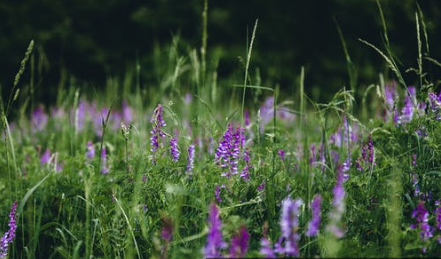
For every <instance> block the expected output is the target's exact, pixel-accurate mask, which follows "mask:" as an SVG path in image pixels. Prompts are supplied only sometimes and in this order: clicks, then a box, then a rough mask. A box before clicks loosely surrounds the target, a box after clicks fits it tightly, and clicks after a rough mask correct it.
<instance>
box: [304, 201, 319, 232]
mask: <svg viewBox="0 0 441 259" xmlns="http://www.w3.org/2000/svg"><path fill="white" fill-rule="evenodd" d="M321 204H322V196H321V195H320V194H317V195H315V196H314V198H313V200H312V202H311V210H312V219H311V221H309V223H308V230H307V231H306V236H310V237H311V236H316V235H317V234H318V232H319V228H320V219H321Z"/></svg>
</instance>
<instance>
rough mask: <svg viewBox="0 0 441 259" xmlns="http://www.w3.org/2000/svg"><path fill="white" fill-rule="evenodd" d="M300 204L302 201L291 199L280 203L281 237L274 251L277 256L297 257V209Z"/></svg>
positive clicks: (298, 212)
mask: <svg viewBox="0 0 441 259" xmlns="http://www.w3.org/2000/svg"><path fill="white" fill-rule="evenodd" d="M302 204H303V201H302V199H296V200H294V201H293V200H292V199H291V197H288V198H286V199H284V200H283V201H282V216H281V218H280V230H281V232H282V235H281V237H280V239H279V242H278V243H277V244H276V249H275V251H276V252H277V253H279V254H285V255H288V256H299V246H298V242H299V240H300V235H299V233H298V232H297V229H298V227H299V219H298V218H299V214H300V211H299V209H300V206H301V205H302Z"/></svg>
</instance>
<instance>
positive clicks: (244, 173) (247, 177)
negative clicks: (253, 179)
mask: <svg viewBox="0 0 441 259" xmlns="http://www.w3.org/2000/svg"><path fill="white" fill-rule="evenodd" d="M243 160H244V161H245V166H244V168H243V169H242V172H241V173H240V177H242V179H243V180H245V181H249V180H250V169H252V168H253V165H252V164H251V162H250V161H251V158H250V151H249V150H248V149H246V150H245V151H244V153H243Z"/></svg>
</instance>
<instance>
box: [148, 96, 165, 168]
mask: <svg viewBox="0 0 441 259" xmlns="http://www.w3.org/2000/svg"><path fill="white" fill-rule="evenodd" d="M150 122H151V123H153V129H152V130H151V131H150V134H151V135H152V136H151V137H150V146H151V147H150V151H151V152H152V155H151V157H152V162H153V164H156V159H155V157H154V154H155V153H156V151H158V149H159V139H160V138H162V137H165V133H164V131H162V129H161V128H162V127H165V126H166V124H165V121H164V119H163V118H162V105H161V104H158V106H157V107H156V109H155V110H154V112H153V116H152V119H151V120H150Z"/></svg>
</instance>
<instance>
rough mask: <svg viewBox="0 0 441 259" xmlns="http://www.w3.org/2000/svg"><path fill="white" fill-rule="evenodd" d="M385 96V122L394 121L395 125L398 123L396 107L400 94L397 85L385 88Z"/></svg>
mask: <svg viewBox="0 0 441 259" xmlns="http://www.w3.org/2000/svg"><path fill="white" fill-rule="evenodd" d="M384 95H385V105H386V107H385V113H384V121H386V122H388V121H390V120H391V119H392V120H393V122H394V124H395V123H396V122H397V121H398V111H397V107H396V102H397V98H398V93H397V91H396V87H395V83H393V84H392V85H386V86H385V87H384Z"/></svg>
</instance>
